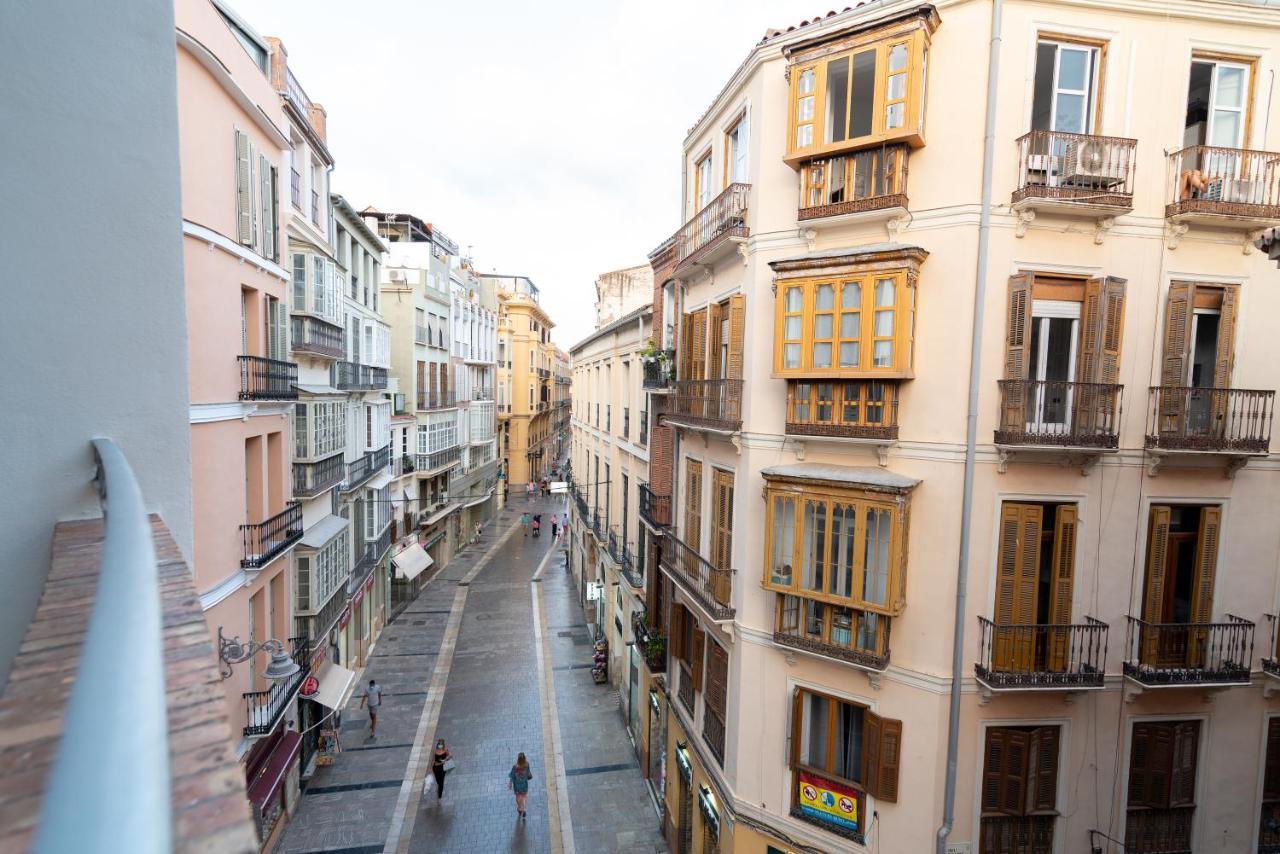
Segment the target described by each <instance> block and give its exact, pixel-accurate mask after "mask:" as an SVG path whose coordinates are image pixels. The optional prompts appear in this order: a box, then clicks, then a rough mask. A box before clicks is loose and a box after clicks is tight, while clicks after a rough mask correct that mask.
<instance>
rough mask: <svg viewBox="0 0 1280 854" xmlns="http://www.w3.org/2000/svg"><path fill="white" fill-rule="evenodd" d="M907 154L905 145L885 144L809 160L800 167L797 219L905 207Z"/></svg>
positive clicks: (802, 219)
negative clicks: (851, 152)
mask: <svg viewBox="0 0 1280 854" xmlns="http://www.w3.org/2000/svg"><path fill="white" fill-rule="evenodd" d="M907 154H908V149H907V146H905V145H886V146H882V147H880V148H868V149H864V150H863V151H858V152H855V153H853V154H840V155H836V156H834V157H820V158H818V159H816V160H810V161H809V162H808V163H806V164H804V165H803V166H802V167H800V210H799V212H798V213H797V215H796V219H798V220H801V221H804V220H807V219H817V218H819V217H827V216H842V215H844V214H853V213H863V212H865V211H874V210H884V209H886V208H905V207H906V206H907Z"/></svg>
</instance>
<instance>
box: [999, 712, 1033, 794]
mask: <svg viewBox="0 0 1280 854" xmlns="http://www.w3.org/2000/svg"><path fill="white" fill-rule="evenodd" d="M1030 747H1031V734H1030V733H1028V732H1027V731H1026V730H1018V729H1011V730H1007V731H1006V733H1005V759H1004V773H1003V774H1002V775H1001V779H1000V799H999V802H998V809H999V811H1000V812H1002V813H1004V814H1005V815H1022V813H1023V810H1025V809H1026V803H1027V755H1028V753H1029V751H1030Z"/></svg>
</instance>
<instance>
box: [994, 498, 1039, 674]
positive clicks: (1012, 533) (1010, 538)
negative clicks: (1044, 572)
mask: <svg viewBox="0 0 1280 854" xmlns="http://www.w3.org/2000/svg"><path fill="white" fill-rule="evenodd" d="M1043 518H1044V508H1042V507H1041V506H1040V505H1039V504H1018V503H1016V502H1012V501H1006V502H1005V503H1004V504H1003V505H1002V506H1001V508H1000V554H999V559H998V566H997V576H996V608H995V620H994V622H995V623H996V624H997V628H996V629H995V633H994V637H993V638H992V644H991V654H992V663H993V665H994V666H995V667H996V668H998V669H1006V670H1008V669H1017V668H1025V667H1027V666H1029V665H1030V664H1031V656H1032V655H1033V654H1034V652H1035V647H1034V644H1033V643H1032V640H1033V639H1032V637H1031V635H1030V634H1029V633H1027V632H1019V631H1017V630H1013V629H1009V628H1001V626H1005V627H1008V626H1030V625H1035V622H1036V592H1037V589H1038V585H1039V576H1040V537H1041V527H1042V524H1043Z"/></svg>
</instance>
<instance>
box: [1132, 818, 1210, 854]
mask: <svg viewBox="0 0 1280 854" xmlns="http://www.w3.org/2000/svg"><path fill="white" fill-rule="evenodd" d="M1195 812H1196V808H1195V807H1173V808H1171V809H1131V810H1129V812H1128V814H1127V815H1126V816H1125V823H1124V854H1194V852H1193V849H1192V845H1191V828H1192V823H1193V820H1194V818H1195Z"/></svg>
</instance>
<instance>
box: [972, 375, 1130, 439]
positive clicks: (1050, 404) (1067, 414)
mask: <svg viewBox="0 0 1280 854" xmlns="http://www.w3.org/2000/svg"><path fill="white" fill-rule="evenodd" d="M998 384H999V386H1000V423H999V426H998V427H997V428H996V434H995V443H996V444H997V445H1045V446H1053V447H1064V448H1116V447H1118V446H1119V443H1120V398H1121V395H1122V393H1123V391H1124V386H1121V385H1113V384H1111V383H1077V382H1066V381H1062V380H1000V381H999V382H998Z"/></svg>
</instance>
